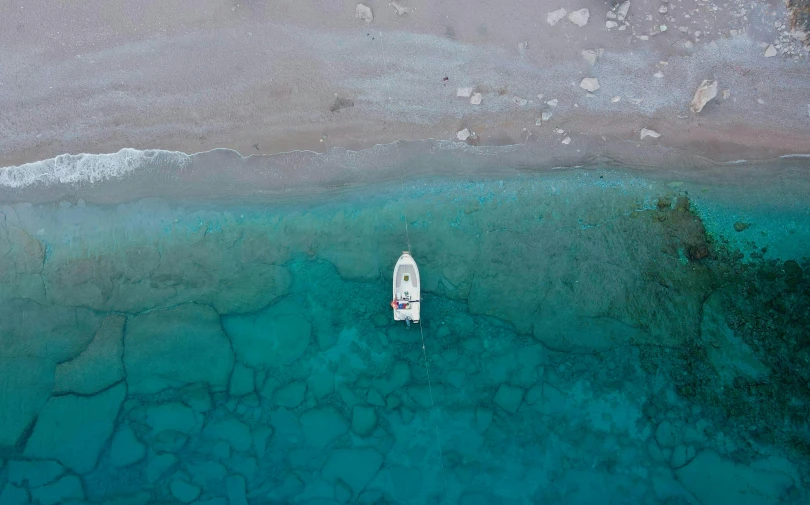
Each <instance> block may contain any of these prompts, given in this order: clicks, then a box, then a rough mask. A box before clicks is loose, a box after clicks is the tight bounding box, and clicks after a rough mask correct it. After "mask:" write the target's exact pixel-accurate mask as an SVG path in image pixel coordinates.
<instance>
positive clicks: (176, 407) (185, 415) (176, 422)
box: [146, 402, 203, 434]
mask: <svg viewBox="0 0 810 505" xmlns="http://www.w3.org/2000/svg"><path fill="white" fill-rule="evenodd" d="M202 421H203V416H202V415H200V414H199V413H197V412H195V411H194V409H192V408H191V407H188V406H186V405H183V404H182V403H179V402H172V403H163V404H159V405H150V406H149V407H148V408H147V409H146V424H147V425H148V426H149V427H150V428H152V432H153V433H161V432H164V431H177V432H180V433H185V434H190V433H197V432H199V431H200V429H201V428H202Z"/></svg>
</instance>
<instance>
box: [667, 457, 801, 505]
mask: <svg viewBox="0 0 810 505" xmlns="http://www.w3.org/2000/svg"><path fill="white" fill-rule="evenodd" d="M675 476H676V477H677V479H678V480H679V481H680V482H681V484H683V486H684V487H685V488H686V489H687V490H689V492H691V493H692V495H694V497H695V498H697V499H698V500H699V501H700V503H733V504H735V505H767V504H773V505H776V504H779V503H783V501H782V496H783V495H784V494H785V493H786V492H787V490H788V489H789V488H790V487H791V486H793V485H795V484H798V483H794V481H793V479H792V478H791V477H790V476H789V475H786V474H784V473H781V472H778V471H767V470H761V469H754V468H750V467H747V466H745V465H742V464H740V463H737V462H735V461H732V460H729V459H725V458H723V457H721V456H720V455H719V454H717V453H716V452H714V451H711V450H706V451H702V452H701V453H700V454H698V455H697V457H695V459H693V460H692V461H691V462H690V463H689V464H687V465H686V466H684V467H683V468H680V469H678V470H675Z"/></svg>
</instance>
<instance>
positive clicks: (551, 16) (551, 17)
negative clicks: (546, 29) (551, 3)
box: [546, 9, 568, 26]
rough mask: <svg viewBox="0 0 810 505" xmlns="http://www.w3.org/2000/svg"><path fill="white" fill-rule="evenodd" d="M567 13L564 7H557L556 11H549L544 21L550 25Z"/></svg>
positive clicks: (557, 21)
mask: <svg viewBox="0 0 810 505" xmlns="http://www.w3.org/2000/svg"><path fill="white" fill-rule="evenodd" d="M566 14H568V11H567V10H565V9H557V10H556V11H552V12H549V13H548V15H547V16H546V22H547V23H548V24H550V25H551V26H554V25H556V24H557V23H559V22H560V21H562V19H563V18H564V17H565V15H566Z"/></svg>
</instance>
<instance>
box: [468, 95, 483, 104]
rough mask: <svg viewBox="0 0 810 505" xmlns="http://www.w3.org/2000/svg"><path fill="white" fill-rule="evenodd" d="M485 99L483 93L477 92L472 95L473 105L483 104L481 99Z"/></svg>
mask: <svg viewBox="0 0 810 505" xmlns="http://www.w3.org/2000/svg"><path fill="white" fill-rule="evenodd" d="M483 99H484V97H483V96H481V93H476V94H474V95H473V96H471V97H470V103H471V104H473V105H481V101H482V100H483Z"/></svg>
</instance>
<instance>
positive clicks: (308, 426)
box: [301, 407, 349, 449]
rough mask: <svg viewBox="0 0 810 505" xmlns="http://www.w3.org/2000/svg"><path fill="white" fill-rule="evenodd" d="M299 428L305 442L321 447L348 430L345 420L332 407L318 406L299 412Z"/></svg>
mask: <svg viewBox="0 0 810 505" xmlns="http://www.w3.org/2000/svg"><path fill="white" fill-rule="evenodd" d="M301 428H302V429H303V431H304V438H305V439H306V441H307V443H308V444H309V445H311V446H313V447H316V448H318V449H323V448H324V447H326V446H327V445H329V443H330V442H332V441H333V440H335V439H336V438H338V437H340V436H342V435H344V434H345V433H346V432H348V431H349V426H348V425H347V424H346V420H345V419H344V418H343V416H341V415H340V413H338V411H337V410H335V409H334V408H333V407H318V408H314V409H310V410H307V411H305V412H304V413H303V414H301Z"/></svg>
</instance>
